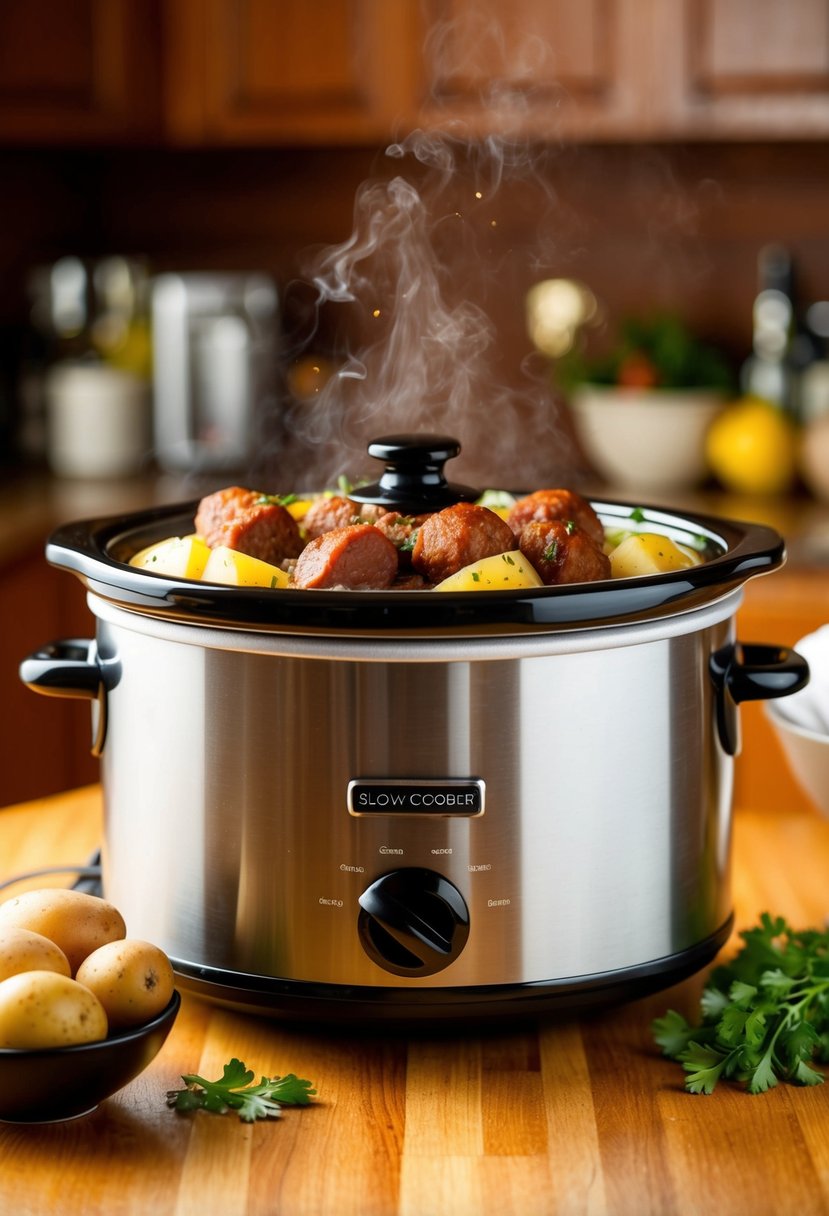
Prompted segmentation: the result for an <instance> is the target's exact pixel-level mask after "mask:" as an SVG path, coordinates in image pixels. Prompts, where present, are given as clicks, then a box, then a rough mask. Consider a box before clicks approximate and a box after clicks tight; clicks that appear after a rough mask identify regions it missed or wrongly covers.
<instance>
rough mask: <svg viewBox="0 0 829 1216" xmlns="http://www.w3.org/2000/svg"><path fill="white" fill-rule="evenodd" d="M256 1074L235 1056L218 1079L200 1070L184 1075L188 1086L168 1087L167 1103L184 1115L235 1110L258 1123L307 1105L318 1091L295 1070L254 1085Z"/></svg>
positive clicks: (245, 1120) (240, 1116)
mask: <svg viewBox="0 0 829 1216" xmlns="http://www.w3.org/2000/svg"><path fill="white" fill-rule="evenodd" d="M254 1077H255V1073H254V1072H253V1071H252V1070H251V1069H249V1068H247V1066H246V1065H245V1064H243V1063H242V1061H241V1060H238V1059H236V1057H235V1056H234V1058H233V1059H232V1060H231V1061H230V1063H229V1064H225V1066H224V1070H223V1073H222V1076H221V1078H220V1079H219V1080H218V1081H207V1080H206V1079H205V1078H204V1077H200V1076H198V1074H196V1073H188V1074H187V1075H183V1076H182V1078H181V1079H182V1081H183V1082H184V1084H185V1087H186V1088H184V1089H171V1090H168V1092H167V1105H168V1106H171V1107H172V1108H173V1109H174V1110H177V1111H180V1112H181V1113H183V1114H189V1113H190V1112H191V1111H194V1110H207V1111H211V1112H212V1113H213V1114H216V1115H224V1114H227V1112H228V1111H230V1110H235V1111H236V1112H237V1113H238V1115H239V1118H240V1119H241V1120H242V1122H243V1123H254V1122H255V1121H256V1120H257V1119H277V1118H279V1116H280V1115H281V1114H282V1107H283V1106H307V1105H308V1103H309V1102H310V1101H311V1099H312V1098H313V1097H315V1095H316V1092H317V1091H316V1090H315V1089H314V1088H313V1083H312V1082H311V1081H304V1080H302V1079H301V1078H299V1077H297V1076H296V1075H295V1074H294V1073H292V1072H291V1073H288V1074H287V1075H286V1076H284V1077H270V1078H269V1077H262V1079H261V1081H260V1082H259V1084H258V1085H253V1084H251V1082H252V1081H253V1080H254Z"/></svg>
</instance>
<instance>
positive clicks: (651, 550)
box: [610, 532, 702, 578]
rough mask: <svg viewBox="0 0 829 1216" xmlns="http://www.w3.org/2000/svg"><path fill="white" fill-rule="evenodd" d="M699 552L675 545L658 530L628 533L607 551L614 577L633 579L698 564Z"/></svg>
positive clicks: (685, 568) (684, 568)
mask: <svg viewBox="0 0 829 1216" xmlns="http://www.w3.org/2000/svg"><path fill="white" fill-rule="evenodd" d="M701 560H702V559H701V558H700V556H699V554H697V553H694V551H693V550H692V549H686V548H685V546H684V545H677V544H675V543H674V541H672V540H671V539H670V537H667V536H660V535H659V533H657V532H637V533H636V534H635V535H633V536H628V537H627V538H626V539H625V540H623V541H622V543H621V544H620V545H618V546H617V548H615V549H614V550H613V551H612V553H611V554H610V573H611V576H612V577H613V578H636V577H637V576H639V575H642V574H667V573H669V571H671V570H687V569H689V568H690V567H691V566H698V565H699V564H700V561H701Z"/></svg>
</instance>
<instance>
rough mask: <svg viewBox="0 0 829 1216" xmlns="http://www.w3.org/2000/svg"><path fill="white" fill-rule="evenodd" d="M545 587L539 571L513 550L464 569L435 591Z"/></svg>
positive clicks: (439, 585) (517, 550)
mask: <svg viewBox="0 0 829 1216" xmlns="http://www.w3.org/2000/svg"><path fill="white" fill-rule="evenodd" d="M543 586H544V584H543V583H542V581H541V579H540V578H539V576H538V574H537V573H536V569H535V567H534V566H533V565H531V563H530V562H529V561H528V560H527V559H526V557H525V556H524V554H523V553H521V551H520V550H519V549H513V550H511V551H510V552H509V553H496V555H495V556H494V557H485V558H483V559H482V560H481V561H479V562H472V564H471V565H469V566H464V567H463V569H462V570H458V571H456V572H455V574H450V575H449V577H448V578H445V579H444V580H443V582H442V583H438V584H437V585H436V587H435V591H506V590H509V589H510V588H513V587H543Z"/></svg>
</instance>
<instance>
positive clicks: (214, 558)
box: [202, 545, 289, 587]
mask: <svg viewBox="0 0 829 1216" xmlns="http://www.w3.org/2000/svg"><path fill="white" fill-rule="evenodd" d="M202 580H203V581H204V582H205V583H229V584H230V585H231V586H233V587H287V586H288V582H289V579H288V575H287V574H286V573H285V571H284V570H280V569H279V567H278V566H272V565H271V564H270V562H263V561H260V560H259V558H258V557H251V556H250V555H249V554H247V553H241V552H240V551H239V550H238V549H228V548H227V546H226V545H217V546H216V548H215V549H211V550H210V556H209V558H208V559H207V565H206V566H205V568H204V573H203V574H202Z"/></svg>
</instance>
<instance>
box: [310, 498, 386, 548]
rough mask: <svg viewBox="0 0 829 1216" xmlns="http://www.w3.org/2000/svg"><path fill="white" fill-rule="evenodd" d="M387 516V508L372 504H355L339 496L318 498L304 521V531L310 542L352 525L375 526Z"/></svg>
mask: <svg viewBox="0 0 829 1216" xmlns="http://www.w3.org/2000/svg"><path fill="white" fill-rule="evenodd" d="M385 514H386V508H385V507H382V506H380V507H378V506H373V505H372V504H371V503H361V502H353V501H352V499H350V498H343V497H341V496H340V495H338V494H332V495H329V496H327V497H322V498H316V499H314V501H313V502H312V503H311V505H310V507H309V508H308V510H307V511H306V512H305V515H304V516H303V519H302V530H303V532H304V533H305V536H306V538H307V539H308V540H313V539H314V537H316V536H322V534H323V532H333V530H334V529H335V528H347V527H349V526H350V525H351V524H360V523H362V524H373V523H376V522H377V520H378V519H380V517H381V516H382V515H385Z"/></svg>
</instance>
